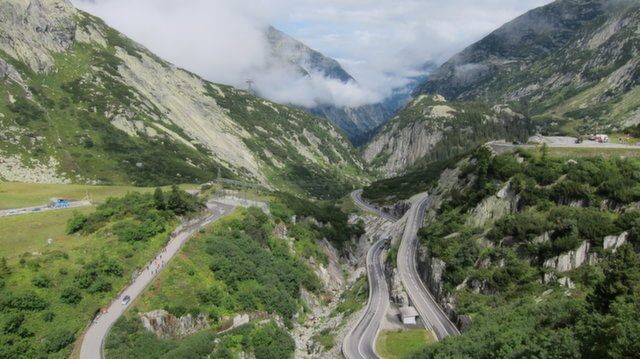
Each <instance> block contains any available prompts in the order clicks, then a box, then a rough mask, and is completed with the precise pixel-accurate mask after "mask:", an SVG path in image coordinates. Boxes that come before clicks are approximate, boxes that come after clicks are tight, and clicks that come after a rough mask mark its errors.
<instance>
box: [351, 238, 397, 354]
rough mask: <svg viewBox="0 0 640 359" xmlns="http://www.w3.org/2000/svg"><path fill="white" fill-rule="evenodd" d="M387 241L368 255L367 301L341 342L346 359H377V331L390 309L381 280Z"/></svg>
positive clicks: (385, 284)
mask: <svg viewBox="0 0 640 359" xmlns="http://www.w3.org/2000/svg"><path fill="white" fill-rule="evenodd" d="M386 244H387V240H386V239H382V240H379V241H378V242H376V243H375V244H374V245H373V247H371V249H370V250H369V252H368V253H367V278H368V280H369V301H368V302H367V309H366V310H365V312H364V314H363V315H362V317H361V318H360V321H359V322H358V324H357V325H356V326H355V327H354V328H353V329H352V330H351V332H349V334H347V336H346V338H345V339H344V341H343V342H342V354H343V355H344V356H345V357H346V358H347V359H371V358H379V356H378V355H377V354H376V351H375V345H376V339H377V337H378V329H379V328H380V323H381V322H382V319H383V318H384V316H385V314H386V312H387V309H388V308H389V287H388V285H387V281H386V280H385V276H384V263H383V257H382V255H383V252H384V250H385V248H386Z"/></svg>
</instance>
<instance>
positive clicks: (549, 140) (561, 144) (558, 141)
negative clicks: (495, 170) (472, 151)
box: [488, 136, 640, 153]
mask: <svg viewBox="0 0 640 359" xmlns="http://www.w3.org/2000/svg"><path fill="white" fill-rule="evenodd" d="M534 138H535V137H534ZM532 139H533V138H532ZM536 141H542V142H544V143H546V144H547V146H548V147H549V148H590V149H603V150H606V149H626V150H640V146H638V145H630V144H623V143H599V142H596V141H591V140H585V141H583V142H582V143H576V138H574V137H564V136H542V137H538V138H537V139H536ZM542 142H540V144H528V143H527V144H513V143H511V142H506V141H504V140H501V141H493V142H489V143H488V144H489V146H491V147H492V148H493V150H494V151H496V152H497V153H504V152H507V151H511V150H513V149H515V148H525V149H534V148H539V147H540V146H541V145H542Z"/></svg>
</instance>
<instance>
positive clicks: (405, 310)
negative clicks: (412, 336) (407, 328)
mask: <svg viewBox="0 0 640 359" xmlns="http://www.w3.org/2000/svg"><path fill="white" fill-rule="evenodd" d="M417 318H418V311H417V310H416V308H414V307H402V308H400V319H401V320H402V324H406V325H412V324H416V320H417Z"/></svg>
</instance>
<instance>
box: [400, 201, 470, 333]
mask: <svg viewBox="0 0 640 359" xmlns="http://www.w3.org/2000/svg"><path fill="white" fill-rule="evenodd" d="M428 201H429V195H428V194H427V193H423V194H420V195H419V196H418V197H417V200H416V202H415V203H414V205H413V206H411V209H410V210H409V211H408V212H407V213H406V214H405V216H406V217H407V223H406V225H405V229H404V233H403V235H402V242H401V244H400V249H399V250H398V261H397V263H398V273H399V275H400V280H401V281H402V285H403V286H404V289H405V290H406V292H407V295H408V296H409V299H410V300H411V304H412V305H413V306H414V307H415V308H416V310H417V311H418V314H419V315H420V318H421V319H422V322H423V323H424V325H425V326H426V327H427V329H432V330H433V331H434V332H435V334H436V336H437V337H438V340H441V339H443V338H445V337H447V336H449V335H458V334H460V331H459V330H458V328H457V327H456V326H455V325H454V324H453V323H452V322H451V320H449V317H447V315H446V314H445V313H444V312H443V311H442V309H441V308H440V306H439V305H438V303H437V302H436V300H435V299H434V297H433V295H431V292H429V289H427V287H426V286H425V284H424V282H423V281H422V280H421V279H420V274H419V272H418V263H417V261H418V255H417V251H418V230H419V229H420V227H422V224H423V221H424V217H425V210H426V206H427V204H428Z"/></svg>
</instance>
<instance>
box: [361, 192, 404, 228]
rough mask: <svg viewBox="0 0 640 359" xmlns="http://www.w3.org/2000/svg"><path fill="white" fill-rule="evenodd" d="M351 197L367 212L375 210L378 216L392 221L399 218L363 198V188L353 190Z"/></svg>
mask: <svg viewBox="0 0 640 359" xmlns="http://www.w3.org/2000/svg"><path fill="white" fill-rule="evenodd" d="M351 199H352V200H353V203H355V205H356V206H357V207H358V208H360V209H362V210H363V211H366V212H373V213H375V214H377V215H378V216H380V217H382V218H384V219H386V220H388V221H391V222H397V221H398V219H399V218H396V217H394V216H392V215H391V214H389V213H386V212H383V211H382V210H380V209H379V208H378V207H376V206H373V205H372V204H370V203H368V202H365V201H364V200H363V199H362V190H361V189H359V190H357V191H353V192H351Z"/></svg>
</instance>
